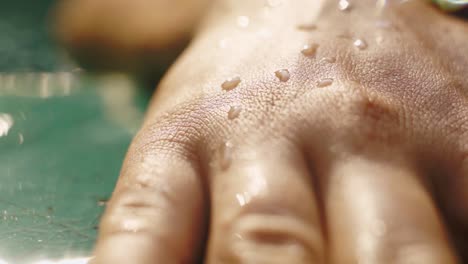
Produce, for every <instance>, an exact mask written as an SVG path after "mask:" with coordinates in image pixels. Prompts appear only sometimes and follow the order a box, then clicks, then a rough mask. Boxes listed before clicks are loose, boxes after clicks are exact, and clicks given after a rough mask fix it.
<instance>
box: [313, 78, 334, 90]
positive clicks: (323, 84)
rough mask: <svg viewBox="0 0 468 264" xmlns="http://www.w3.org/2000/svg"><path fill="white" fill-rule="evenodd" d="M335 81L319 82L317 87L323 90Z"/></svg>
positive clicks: (326, 79) (325, 80)
mask: <svg viewBox="0 0 468 264" xmlns="http://www.w3.org/2000/svg"><path fill="white" fill-rule="evenodd" d="M332 83H333V79H332V78H325V79H321V80H319V81H317V87H319V88H323V87H327V86H330V85H332Z"/></svg>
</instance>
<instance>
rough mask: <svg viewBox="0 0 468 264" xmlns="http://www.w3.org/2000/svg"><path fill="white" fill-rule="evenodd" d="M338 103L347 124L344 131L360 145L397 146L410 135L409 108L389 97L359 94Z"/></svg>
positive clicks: (360, 92) (356, 93) (366, 93)
mask: <svg viewBox="0 0 468 264" xmlns="http://www.w3.org/2000/svg"><path fill="white" fill-rule="evenodd" d="M338 103H339V104H341V106H340V110H339V111H340V112H342V115H343V116H344V120H346V121H344V128H345V129H344V131H345V132H346V133H347V135H348V136H349V135H350V136H351V138H352V139H353V140H354V141H355V143H356V144H359V142H362V143H363V144H366V143H368V142H374V143H377V142H379V143H383V144H394V143H397V141H398V140H401V139H402V136H403V134H404V133H410V130H408V129H406V128H405V127H406V126H407V124H406V123H405V121H406V119H407V117H406V116H405V108H404V107H403V106H402V105H400V104H399V103H396V102H394V101H392V100H391V99H389V98H388V97H384V96H381V95H377V94H376V93H369V92H362V91H357V92H354V93H353V94H352V95H351V96H350V97H349V98H347V99H342V100H339V102H338Z"/></svg>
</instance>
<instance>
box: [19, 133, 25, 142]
mask: <svg viewBox="0 0 468 264" xmlns="http://www.w3.org/2000/svg"><path fill="white" fill-rule="evenodd" d="M18 143H19V144H20V145H22V144H23V143H24V136H23V134H21V133H18Z"/></svg>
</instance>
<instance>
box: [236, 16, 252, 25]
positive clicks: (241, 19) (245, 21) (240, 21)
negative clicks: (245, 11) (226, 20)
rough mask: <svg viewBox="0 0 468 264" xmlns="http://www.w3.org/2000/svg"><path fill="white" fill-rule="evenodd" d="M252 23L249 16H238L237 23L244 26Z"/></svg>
mask: <svg viewBox="0 0 468 264" xmlns="http://www.w3.org/2000/svg"><path fill="white" fill-rule="evenodd" d="M249 24H250V18H249V17H248V16H238V17H237V25H238V26H239V27H242V28H246V27H248V26H249Z"/></svg>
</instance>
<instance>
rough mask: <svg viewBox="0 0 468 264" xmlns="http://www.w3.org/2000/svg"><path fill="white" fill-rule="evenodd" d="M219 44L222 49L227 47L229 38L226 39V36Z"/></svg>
mask: <svg viewBox="0 0 468 264" xmlns="http://www.w3.org/2000/svg"><path fill="white" fill-rule="evenodd" d="M218 45H219V47H220V48H222V49H224V48H226V47H227V39H225V38H223V39H221V40H220V41H219V43H218Z"/></svg>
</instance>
